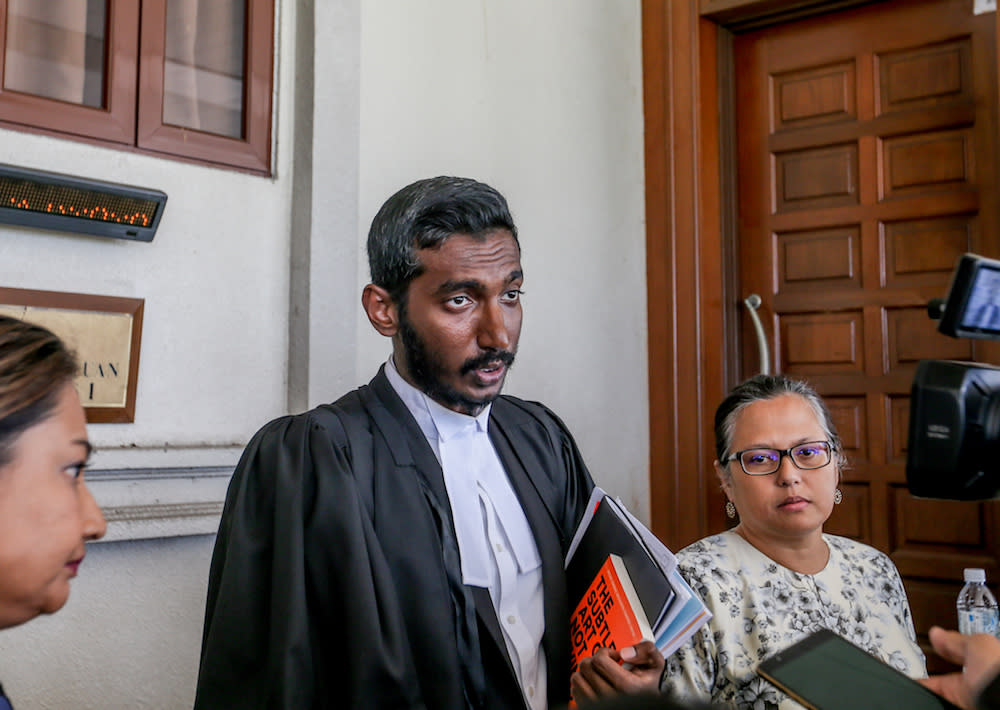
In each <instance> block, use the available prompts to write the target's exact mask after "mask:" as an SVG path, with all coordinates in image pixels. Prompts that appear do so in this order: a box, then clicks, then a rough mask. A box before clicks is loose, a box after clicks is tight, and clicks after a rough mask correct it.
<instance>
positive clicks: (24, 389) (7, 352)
mask: <svg viewBox="0 0 1000 710" xmlns="http://www.w3.org/2000/svg"><path fill="white" fill-rule="evenodd" d="M76 372H77V364H76V358H75V357H74V356H73V354H72V353H71V352H70V351H69V349H67V347H66V345H65V344H64V343H63V342H62V341H61V340H60V339H59V338H58V337H56V336H55V335H54V334H53V333H51V332H50V331H48V330H46V329H45V328H42V327H41V326H38V325H34V324H32V323H26V322H25V321H22V320H18V319H16V318H10V317H8V316H0V466H5V465H6V464H8V463H10V459H11V449H12V448H13V446H14V443H15V442H16V441H17V437H18V436H19V435H20V434H21V432H23V431H24V430H25V429H28V428H29V427H31V426H34V425H35V424H37V423H39V422H41V421H42V420H44V419H46V418H47V417H49V416H50V415H51V414H52V412H53V410H54V409H55V407H56V403H57V402H58V399H59V393H60V391H61V390H62V388H63V387H64V386H65V385H66V383H67V382H72V381H73V377H74V376H75V375H76Z"/></svg>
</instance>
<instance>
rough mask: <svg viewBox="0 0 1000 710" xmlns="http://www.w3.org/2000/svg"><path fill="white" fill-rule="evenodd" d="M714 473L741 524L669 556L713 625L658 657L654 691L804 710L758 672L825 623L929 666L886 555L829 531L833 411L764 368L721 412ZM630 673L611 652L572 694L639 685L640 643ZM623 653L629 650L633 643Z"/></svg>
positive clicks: (881, 653)
mask: <svg viewBox="0 0 1000 710" xmlns="http://www.w3.org/2000/svg"><path fill="white" fill-rule="evenodd" d="M715 436H716V454H717V456H718V459H717V460H716V461H715V471H716V474H717V475H718V477H719V482H720V483H721V485H722V489H723V491H724V492H725V494H726V499H727V502H726V512H727V515H729V517H730V518H736V517H737V516H738V518H739V523H738V524H737V525H736V526H735V527H734V528H732V529H731V530H728V531H726V532H723V533H720V534H718V535H712V536H710V537H707V538H704V539H702V540H699V541H698V542H696V543H694V544H692V545H689V546H688V547H686V548H684V549H683V550H681V551H680V552H679V553H678V554H677V559H678V563H679V567H680V570H681V573H682V574H683V575H684V577H685V578H686V579H687V580H688V582H689V583H690V584H691V586H692V587H693V588H694V590H695V591H696V592H697V593H698V594H699V595H700V596H701V597H702V599H703V601H704V602H705V604H706V605H707V606H708V608H709V610H710V611H711V612H712V614H713V618H712V620H711V621H710V622H709V623H708V624H707V625H706V626H704V627H702V629H701V630H700V631H698V633H696V634H695V635H694V636H693V637H692V638H691V640H690V641H689V642H688V643H687V644H686V645H684V646H682V647H681V648H680V649H679V650H678V651H677V652H676V653H675V654H673V655H672V656H671V657H670V658H669V659H667V660H666V667H665V669H664V670H663V673H662V679H661V680H660V687H661V690H662V691H663V692H665V693H668V694H671V695H674V696H676V697H678V698H684V699H697V700H701V701H705V702H712V703H717V704H725V705H735V706H736V707H737V708H754V709H761V710H763V709H765V708H766V709H771V708H779V709H780V710H786V709H790V708H800V707H801V706H800V705H799V704H798V703H796V702H795V701H794V700H792V699H791V698H789V697H788V696H786V695H785V694H784V693H782V692H781V691H779V690H778V689H777V688H775V687H774V686H772V685H771V684H770V683H768V682H767V681H765V680H764V679H762V678H760V677H759V676H758V675H757V674H756V669H757V665H758V664H759V663H760V661H762V660H763V659H765V658H767V657H768V656H770V655H772V654H774V653H776V652H777V651H780V650H782V649H784V648H787V647H788V646H790V645H792V644H793V643H795V642H796V641H798V640H799V639H801V638H802V637H804V636H806V635H808V634H809V633H810V632H812V631H815V630H817V629H820V628H828V629H830V630H832V631H835V632H836V633H838V634H840V635H841V636H844V637H845V638H847V639H848V640H850V641H852V642H853V643H854V644H856V645H858V646H860V647H861V648H863V649H865V650H866V651H868V652H869V653H871V654H872V655H874V656H876V657H878V658H880V659H882V660H883V661H885V662H886V663H888V664H889V665H891V666H893V667H894V668H896V669H898V670H900V671H902V672H903V673H905V674H907V675H909V676H911V677H916V678H920V677H924V676H926V674H927V671H926V665H925V661H924V656H923V652H922V651H921V650H920V648H919V647H918V646H917V641H916V634H915V632H914V629H913V621H912V619H911V617H910V608H909V604H908V602H907V600H906V593H905V591H904V590H903V584H902V581H901V580H900V577H899V573H898V572H897V570H896V567H895V565H893V563H892V561H891V560H890V559H889V558H888V557H887V556H886V555H884V554H882V553H881V552H879V551H877V550H875V549H873V548H871V547H868V546H867V545H863V544H861V543H859V542H855V541H853V540H850V539H848V538H843V537H838V536H835V535H828V534H825V533H824V532H823V525H824V524H825V523H826V521H827V519H828V518H829V517H830V514H831V513H832V512H833V507H834V505H836V504H837V503H839V502H840V500H841V498H842V494H841V492H840V490H839V488H838V484H839V482H840V475H841V469H842V467H843V465H844V463H845V461H844V457H843V452H842V445H841V442H840V438H839V436H838V435H837V432H836V430H835V428H834V425H833V422H832V420H831V417H830V412H829V410H828V409H827V407H826V405H825V404H824V403H823V401H822V400H821V399H820V397H819V395H817V394H816V392H815V391H814V390H813V389H812V388H810V387H809V386H808V385H806V384H804V383H802V382H798V381H796V380H792V379H789V378H786V377H783V376H770V375H758V376H756V377H753V378H751V379H749V380H747V381H746V382H744V383H742V384H741V385H739V386H737V387H736V388H735V389H734V390H733V391H732V392H731V393H730V394H729V396H728V397H727V398H726V399H725V400H724V401H723V402H722V404H720V405H719V408H718V409H717V410H716V414H715ZM636 651H638V654H637V655H636V657H635V660H633V661H632V664H633V665H634V666H635V669H634V670H633V671H632V672H631V673H630V672H628V671H626V670H624V669H622V668H621V667H619V666H618V664H617V661H618V660H619V658H620V656H618V654H617V652H614V651H604V652H602V653H601V654H598V655H595V657H594V658H593V659H592V660H591V662H590V663H589V664H587V665H586V666H583V665H581V670H580V672H579V673H578V674H576V675H574V678H573V686H574V690H573V692H574V697H577V698H578V699H590V698H595V697H600V696H602V695H605V694H609V693H613V692H621V691H625V692H628V691H630V690H635V689H637V680H638V681H639V683H640V684H641V683H645V684H647V685H648V684H649V679H650V678H655V677H658V676H659V674H658V673H657V671H658V670H659V669H660V667H661V666H662V664H663V659H662V656H660V655H659V653H658V652H657V651H656V650H655V648H653V647H652V644H648V643H643V644H640V645H639V646H637V647H636ZM628 655H630V656H631V655H633V652H632V651H629V652H628Z"/></svg>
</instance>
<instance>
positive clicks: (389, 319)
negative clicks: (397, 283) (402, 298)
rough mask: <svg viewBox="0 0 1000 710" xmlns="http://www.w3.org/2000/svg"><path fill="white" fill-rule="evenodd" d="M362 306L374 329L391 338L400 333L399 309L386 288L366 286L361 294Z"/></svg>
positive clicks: (373, 285) (372, 285)
mask: <svg viewBox="0 0 1000 710" xmlns="http://www.w3.org/2000/svg"><path fill="white" fill-rule="evenodd" d="M361 305H362V306H364V309H365V313H367V314H368V320H369V321H371V324H372V327H373V328H375V330H377V331H378V332H379V333H380V334H381V335H384V336H386V337H387V338H391V337H392V336H394V335H395V334H396V333H397V332H398V331H399V309H398V308H397V307H396V303H395V302H394V301H393V300H392V297H391V296H389V292H388V291H386V290H385V289H384V288H382V287H381V286H376V285H375V284H368V285H367V286H365V290H364V291H362V292H361Z"/></svg>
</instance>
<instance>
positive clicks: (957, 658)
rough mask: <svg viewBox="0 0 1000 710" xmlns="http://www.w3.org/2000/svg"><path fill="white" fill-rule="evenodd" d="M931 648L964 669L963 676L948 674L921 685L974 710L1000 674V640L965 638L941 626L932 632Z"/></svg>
mask: <svg viewBox="0 0 1000 710" xmlns="http://www.w3.org/2000/svg"><path fill="white" fill-rule="evenodd" d="M929 636H930V639H931V645H932V646H934V650H935V651H937V653H938V655H939V656H941V658H943V659H945V660H946V661H951V662H952V663H957V664H959V665H961V666H963V668H962V672H961V673H957V672H956V673H946V674H943V675H935V676H931V677H930V678H925V679H922V680H921V681H920V682H921V683H923V684H924V685H925V686H927V687H928V688H930V689H931V690H933V691H934V692H935V693H937V694H938V695H942V696H944V697H945V698H946V699H947V700H950V701H951V702H953V703H954V704H955V705H958V706H959V707H961V708H965V709H966V710H974V709H975V707H976V697H977V696H978V695H979V693H980V692H981V691H982V689H983V688H984V687H985V686H986V685H987V684H988V683H989V682H990V681H991V680H993V678H994V677H995V676H996V674H997V672H998V671H1000V640H998V639H997V638H996V637H995V636H991V635H990V634H972V635H963V634H960V633H958V632H957V631H945V630H944V629H942V628H940V627H938V626H932V627H931V630H930V634H929Z"/></svg>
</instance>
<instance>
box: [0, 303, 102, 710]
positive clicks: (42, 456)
mask: <svg viewBox="0 0 1000 710" xmlns="http://www.w3.org/2000/svg"><path fill="white" fill-rule="evenodd" d="M76 371H77V367H76V361H75V359H74V358H73V356H72V355H71V354H70V353H69V351H68V350H67V349H66V346H65V345H64V344H63V343H62V341H60V340H59V339H58V338H57V337H56V336H55V335H53V334H52V333H50V332H49V331H47V330H45V329H44V328H41V327H39V326H35V325H32V324H29V323H25V322H23V321H20V320H16V319H13V318H8V317H6V316H0V629H2V628H6V627H10V626H16V625H18V624H22V623H24V622H25V621H28V620H30V619H33V618H34V617H36V616H38V615H39V614H51V613H53V612H55V611H58V610H59V609H61V608H62V606H63V605H64V604H65V603H66V599H67V598H68V596H69V581H70V579H72V578H73V577H75V576H76V573H77V569H78V568H79V566H80V563H81V562H82V561H83V557H84V552H85V551H84V545H85V543H86V542H87V541H88V540H96V539H98V538H100V537H101V536H103V535H104V531H105V522H104V517H103V516H102V515H101V511H100V509H99V508H98V507H97V503H96V502H95V501H94V498H93V497H92V496H91V494H90V491H89V490H87V485H86V483H85V482H84V480H83V470H84V467H85V466H86V464H87V458H88V456H89V455H90V451H91V446H90V442H89V441H88V439H87V428H86V420H85V418H84V413H83V407H82V406H80V399H79V397H78V396H77V393H76V389H75V388H74V386H73V377H74V375H76ZM9 707H10V705H9V703H8V701H7V700H6V698H5V696H4V694H3V688H2V687H0V710H3V709H4V708H9Z"/></svg>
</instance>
